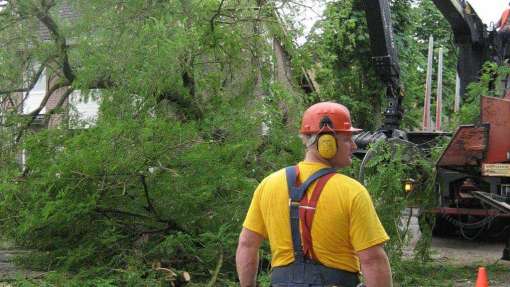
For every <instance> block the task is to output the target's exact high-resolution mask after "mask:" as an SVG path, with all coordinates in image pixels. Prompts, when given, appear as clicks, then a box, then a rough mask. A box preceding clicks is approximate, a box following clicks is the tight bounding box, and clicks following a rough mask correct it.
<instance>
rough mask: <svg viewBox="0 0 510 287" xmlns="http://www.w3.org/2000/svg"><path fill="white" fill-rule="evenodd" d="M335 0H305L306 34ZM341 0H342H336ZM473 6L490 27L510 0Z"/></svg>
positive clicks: (476, 1) (478, 1)
mask: <svg viewBox="0 0 510 287" xmlns="http://www.w3.org/2000/svg"><path fill="white" fill-rule="evenodd" d="M331 1H335V0H322V1H318V0H308V1H305V3H306V4H308V6H309V9H305V11H304V13H301V14H300V15H297V17H296V18H297V19H299V20H300V22H301V23H302V24H303V25H304V29H305V34H308V32H309V30H310V28H311V27H312V25H313V23H314V22H315V21H316V20H317V19H319V18H320V15H321V14H322V12H323V10H324V3H325V2H331ZM336 1H341V0H336ZM467 2H469V3H470V4H471V6H472V7H473V8H474V9H475V11H476V14H478V16H479V17H480V18H481V19H482V21H483V22H484V23H485V24H486V25H487V27H488V28H490V27H491V22H492V23H494V24H495V23H496V22H497V21H498V20H499V17H500V15H501V13H502V12H503V10H504V9H505V7H506V6H507V5H508V3H509V2H510V0H467ZM305 41H306V40H305V37H301V38H299V39H298V40H297V42H298V44H303V43H304V42H305Z"/></svg>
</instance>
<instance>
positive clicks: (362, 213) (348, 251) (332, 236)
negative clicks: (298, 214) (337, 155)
mask: <svg viewBox="0 0 510 287" xmlns="http://www.w3.org/2000/svg"><path fill="white" fill-rule="evenodd" d="M298 165H299V171H300V172H299V180H300V181H301V182H304V181H305V180H306V179H307V178H308V177H309V176H310V175H312V174H313V173H314V172H316V171H317V170H319V169H321V168H325V167H327V166H325V165H323V164H320V163H313V162H300V163H299V164H298ZM315 184H316V182H315V183H313V184H312V185H311V186H310V187H309V188H308V191H307V196H311V193H312V191H313V188H314V187H315ZM243 226H244V227H245V228H247V229H249V230H251V231H253V232H256V233H258V234H261V235H262V236H264V237H265V238H266V239H268V240H269V244H270V247H271V255H272V261H271V264H272V266H273V267H276V266H285V265H288V264H290V263H292V262H293V261H294V255H293V248H292V235H291V231H290V219H289V194H288V188H287V179H286V176H285V169H282V170H279V171H277V172H275V173H273V174H271V175H269V176H268V177H266V178H265V179H264V180H263V181H262V182H261V183H260V184H259V186H258V187H257V189H256V190H255V193H254V194H253V199H252V202H251V205H250V208H249V210H248V214H247V215H246V219H245V221H244V224H243ZM311 233H312V241H313V242H312V244H313V250H314V253H315V255H316V256H317V259H318V260H319V261H320V262H321V263H322V264H323V265H325V266H327V267H330V268H337V269H342V270H346V271H351V272H359V271H360V265H359V259H358V257H357V255H356V252H357V251H361V250H364V249H367V248H369V247H372V246H375V245H378V244H381V243H383V242H385V241H387V240H388V239H389V237H388V235H387V234H386V231H385V230H384V227H383V226H382V224H381V222H380V220H379V217H378V216H377V213H376V211H375V208H374V205H373V203H372V200H371V198H370V195H369V194H368V192H367V190H366V189H365V187H363V186H362V185H361V184H360V183H359V182H357V181H356V180H354V179H352V178H350V177H348V176H345V175H341V174H336V175H334V176H333V177H331V178H330V179H329V181H328V182H327V183H326V185H325V186H324V189H323V190H322V193H321V195H320V197H319V200H318V202H317V207H316V210H315V215H314V219H313V223H312V231H311Z"/></svg>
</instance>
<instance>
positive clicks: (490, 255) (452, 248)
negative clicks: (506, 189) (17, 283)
mask: <svg viewBox="0 0 510 287" xmlns="http://www.w3.org/2000/svg"><path fill="white" fill-rule="evenodd" d="M504 246H505V245H504V243H503V242H473V241H467V240H464V239H460V238H438V237H434V238H433V239H432V255H433V256H432V257H433V258H434V261H435V262H437V263H439V264H443V263H444V264H445V265H453V266H462V267H465V268H467V269H468V271H469V270H470V269H472V272H468V274H467V275H466V276H460V277H461V278H459V279H452V282H450V283H451V284H452V285H449V286H453V287H468V286H475V281H476V273H477V266H495V265H497V266H498V268H496V270H497V271H491V270H489V272H488V277H489V283H490V284H489V286H491V287H508V286H510V272H509V270H510V261H501V260H500V258H501V255H502V251H503V248H504ZM0 247H1V245H0ZM19 252H21V251H16V250H12V249H11V248H0V287H7V286H9V285H8V284H7V283H1V282H2V281H3V282H9V281H12V280H13V279H15V278H16V277H17V276H20V275H21V274H23V275H25V276H29V277H39V276H41V275H44V274H42V273H34V272H26V271H25V272H22V271H20V270H19V269H17V268H15V267H14V266H13V265H12V264H11V263H10V260H11V259H12V258H13V256H15V254H17V253H18V254H19ZM505 268H506V269H505ZM492 269H494V268H492ZM457 277H458V276H457ZM450 283H448V284H450ZM409 287H418V286H409ZM427 287H428V286H427Z"/></svg>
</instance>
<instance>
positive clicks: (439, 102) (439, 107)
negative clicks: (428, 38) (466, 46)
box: [436, 48, 443, 131]
mask: <svg viewBox="0 0 510 287" xmlns="http://www.w3.org/2000/svg"><path fill="white" fill-rule="evenodd" d="M442 116H443V48H439V59H438V63H437V94H436V131H441V118H442Z"/></svg>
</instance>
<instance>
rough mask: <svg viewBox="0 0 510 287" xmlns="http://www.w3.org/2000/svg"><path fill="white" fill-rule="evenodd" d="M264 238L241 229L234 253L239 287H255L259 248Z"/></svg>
mask: <svg viewBox="0 0 510 287" xmlns="http://www.w3.org/2000/svg"><path fill="white" fill-rule="evenodd" d="M263 240H264V237H262V236H261V235H260V234H258V233H256V232H253V231H251V230H249V229H246V228H244V227H243V230H241V235H239V243H238V245H237V252H236V267H237V275H238V276H239V282H240V284H241V287H255V286H256V279H257V269H258V265H259V253H258V251H259V247H260V244H261V243H262V241H263Z"/></svg>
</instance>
